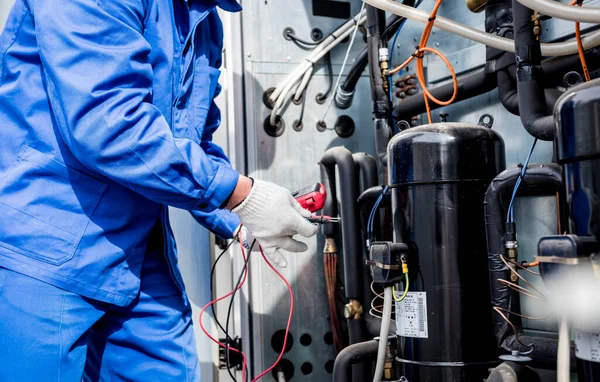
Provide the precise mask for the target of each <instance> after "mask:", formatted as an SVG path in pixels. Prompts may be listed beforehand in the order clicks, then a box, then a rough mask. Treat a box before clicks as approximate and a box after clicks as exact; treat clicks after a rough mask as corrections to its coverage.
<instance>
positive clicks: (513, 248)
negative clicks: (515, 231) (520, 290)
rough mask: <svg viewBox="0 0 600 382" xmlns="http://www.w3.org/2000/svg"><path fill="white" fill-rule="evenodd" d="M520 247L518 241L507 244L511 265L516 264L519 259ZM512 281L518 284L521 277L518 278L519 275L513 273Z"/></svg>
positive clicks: (511, 275) (507, 255)
mask: <svg viewBox="0 0 600 382" xmlns="http://www.w3.org/2000/svg"><path fill="white" fill-rule="evenodd" d="M518 247H519V245H518V243H517V242H516V241H511V242H507V243H506V257H508V261H510V262H511V263H516V262H517V259H518V258H519V250H518V249H517V248H518ZM510 281H512V282H513V283H516V282H517V281H519V277H517V275H516V274H515V273H514V272H511V273H510Z"/></svg>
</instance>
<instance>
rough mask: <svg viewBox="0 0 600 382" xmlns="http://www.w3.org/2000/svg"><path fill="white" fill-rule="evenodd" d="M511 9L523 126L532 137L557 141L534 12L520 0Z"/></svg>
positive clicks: (514, 2) (513, 0)
mask: <svg viewBox="0 0 600 382" xmlns="http://www.w3.org/2000/svg"><path fill="white" fill-rule="evenodd" d="M512 9H513V27H514V31H515V38H514V40H515V61H516V63H517V92H518V97H519V106H520V108H519V109H520V114H521V123H523V127H525V130H527V132H528V133H529V134H531V135H532V136H533V137H535V138H538V139H541V140H543V141H551V140H553V139H554V117H553V116H552V114H548V112H547V110H546V96H545V94H544V71H543V70H542V66H541V61H542V52H541V48H540V42H539V41H538V39H537V38H536V36H535V35H534V33H533V27H534V24H533V21H532V16H533V11H532V10H531V9H529V8H527V7H525V6H523V5H521V3H519V2H518V1H517V0H512Z"/></svg>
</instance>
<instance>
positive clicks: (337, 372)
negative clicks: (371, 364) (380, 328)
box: [332, 341, 379, 382]
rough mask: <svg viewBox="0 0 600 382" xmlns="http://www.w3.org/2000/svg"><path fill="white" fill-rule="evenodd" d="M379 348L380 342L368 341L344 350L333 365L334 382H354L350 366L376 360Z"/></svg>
mask: <svg viewBox="0 0 600 382" xmlns="http://www.w3.org/2000/svg"><path fill="white" fill-rule="evenodd" d="M378 346H379V341H366V342H361V343H358V344H354V345H350V346H348V347H346V348H345V349H344V350H342V351H341V352H340V353H339V354H338V355H337V357H336V358H335V363H334V364H333V378H332V380H333V382H349V381H352V373H351V368H350V366H352V365H354V364H357V363H359V362H365V361H368V360H372V359H375V358H376V357H377V348H378Z"/></svg>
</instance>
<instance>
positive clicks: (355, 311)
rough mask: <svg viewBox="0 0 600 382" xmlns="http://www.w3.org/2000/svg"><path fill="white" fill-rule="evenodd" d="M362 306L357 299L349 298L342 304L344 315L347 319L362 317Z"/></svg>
mask: <svg viewBox="0 0 600 382" xmlns="http://www.w3.org/2000/svg"><path fill="white" fill-rule="evenodd" d="M362 314H363V307H362V305H361V304H360V302H359V301H358V300H350V302H349V303H347V304H346V306H344V317H345V318H346V319H348V320H358V319H360V318H361V317H362Z"/></svg>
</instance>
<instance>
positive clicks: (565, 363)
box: [556, 315, 571, 382]
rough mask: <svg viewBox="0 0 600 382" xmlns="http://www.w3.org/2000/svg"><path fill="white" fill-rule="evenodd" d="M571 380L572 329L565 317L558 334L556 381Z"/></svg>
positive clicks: (567, 381) (566, 381)
mask: <svg viewBox="0 0 600 382" xmlns="http://www.w3.org/2000/svg"><path fill="white" fill-rule="evenodd" d="M570 380H571V328H569V323H568V322H567V317H566V315H564V316H563V317H562V319H561V321H560V329H559V332H558V352H557V357H556V381H557V382H569V381H570Z"/></svg>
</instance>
